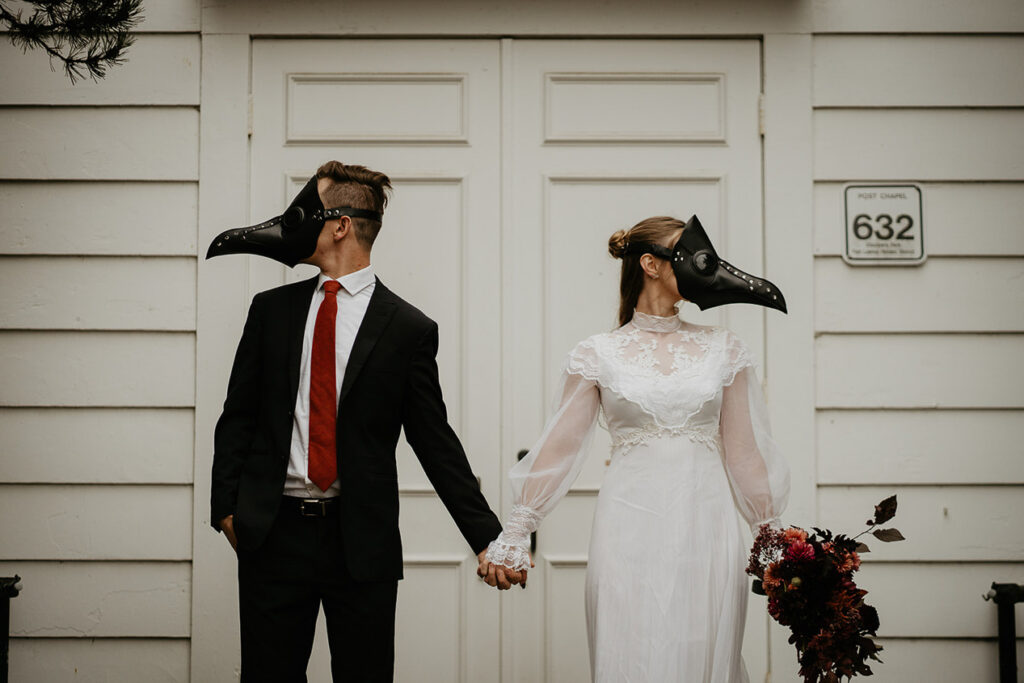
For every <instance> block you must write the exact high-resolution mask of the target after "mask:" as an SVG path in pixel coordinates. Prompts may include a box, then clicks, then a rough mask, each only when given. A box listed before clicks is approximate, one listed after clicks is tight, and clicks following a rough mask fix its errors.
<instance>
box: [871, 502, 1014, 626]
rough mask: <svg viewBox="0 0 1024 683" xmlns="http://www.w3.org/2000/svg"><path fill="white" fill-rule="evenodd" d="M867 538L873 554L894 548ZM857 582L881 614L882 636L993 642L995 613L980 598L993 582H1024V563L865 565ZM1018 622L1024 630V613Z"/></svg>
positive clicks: (884, 563) (989, 604)
mask: <svg viewBox="0 0 1024 683" xmlns="http://www.w3.org/2000/svg"><path fill="white" fill-rule="evenodd" d="M894 521H895V520H894ZM896 526H897V527H898V528H901V529H902V527H900V526H899V525H898V524H896ZM863 538H865V539H867V540H866V543H867V544H868V545H870V546H871V551H872V553H871V554H874V553H877V554H878V555H879V556H885V555H888V554H889V548H890V547H891V546H892V544H889V545H886V544H885V543H882V542H881V541H878V540H877V539H874V540H873V539H872V538H871V537H869V536H865V537H863ZM908 542H909V541H900V543H908ZM856 581H857V585H858V586H860V587H861V588H863V589H864V590H866V591H868V595H867V597H866V598H865V600H866V601H867V603H868V604H869V605H873V606H874V607H876V608H877V609H878V615H879V618H880V619H881V622H882V627H881V628H880V629H879V630H878V634H879V635H880V636H882V637H885V636H899V637H929V638H956V637H961V638H994V637H996V636H997V635H998V631H997V629H996V619H995V612H996V608H995V605H994V604H992V603H991V602H986V601H984V600H982V599H981V595H982V594H983V593H985V592H987V591H988V589H989V586H991V585H992V582H993V581H999V582H1000V583H1024V564H1003V563H990V562H970V563H966V562H965V563H949V564H946V563H934V564H921V563H904V562H866V563H864V564H863V565H862V566H861V570H860V572H859V573H858V574H857V575H856ZM1016 618H1017V630H1018V631H1021V630H1022V629H1024V611H1022V610H1018V611H1017V617H1016Z"/></svg>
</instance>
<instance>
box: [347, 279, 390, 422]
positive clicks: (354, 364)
mask: <svg viewBox="0 0 1024 683" xmlns="http://www.w3.org/2000/svg"><path fill="white" fill-rule="evenodd" d="M396 307H397V304H396V303H395V300H394V295H393V294H391V290H389V289H388V288H387V287H385V286H384V285H383V283H381V281H380V279H379V278H378V279H376V284H375V286H374V289H373V296H372V297H370V304H369V306H367V308H366V315H364V316H363V322H362V324H360V325H359V331H358V332H357V333H356V338H355V341H354V342H353V343H352V352H351V353H350V354H349V357H348V363H346V365H345V379H344V380H343V381H342V383H341V394H340V395H339V396H338V405H341V403H342V401H344V400H345V396H347V395H348V392H349V391H350V390H351V389H352V383H353V382H355V380H356V377H357V376H358V375H359V371H360V370H362V369H363V365H364V364H365V363H366V359H367V358H368V357H369V356H370V351H372V350H373V347H374V346H375V345H376V344H377V340H378V339H380V336H381V334H383V332H384V329H385V328H386V327H387V326H388V322H390V320H391V316H392V315H394V313H395V308H396Z"/></svg>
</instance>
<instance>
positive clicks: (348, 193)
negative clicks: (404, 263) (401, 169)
mask: <svg viewBox="0 0 1024 683" xmlns="http://www.w3.org/2000/svg"><path fill="white" fill-rule="evenodd" d="M316 177H317V178H318V179H319V178H328V179H330V181H331V184H330V185H328V186H327V187H326V188H325V189H324V193H323V200H324V208H326V209H333V208H335V207H338V206H350V207H352V208H355V209H369V210H371V211H377V212H378V213H384V208H385V207H386V206H387V205H388V195H389V193H390V191H391V179H390V178H388V177H387V176H386V175H384V174H383V173H380V172H379V171H371V170H370V169H368V168H366V167H365V166H358V165H356V164H343V163H341V162H340V161H328V162H327V163H326V164H324V165H323V166H321V167H320V168H318V169H317V170H316ZM352 226H353V227H354V228H355V233H356V239H358V240H359V242H360V243H361V244H362V245H363V246H365V247H366V248H367V249H369V248H370V247H372V246H373V241H374V240H375V239H377V233H379V232H380V228H381V224H380V223H378V222H377V221H372V220H369V219H367V218H353V219H352Z"/></svg>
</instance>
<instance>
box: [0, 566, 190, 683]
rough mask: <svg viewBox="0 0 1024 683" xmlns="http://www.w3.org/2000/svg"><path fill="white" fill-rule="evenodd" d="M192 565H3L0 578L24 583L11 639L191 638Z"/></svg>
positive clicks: (14, 608) (13, 612)
mask: <svg viewBox="0 0 1024 683" xmlns="http://www.w3.org/2000/svg"><path fill="white" fill-rule="evenodd" d="M189 564H190V563H188V562H4V561H0V576H12V575H14V574H17V575H19V576H21V577H22V586H23V590H22V592H21V595H19V596H18V597H17V598H16V601H12V603H11V607H12V609H11V635H12V636H13V637H15V638H69V637H70V638H124V637H132V638H184V637H187V636H188V635H189V634H190V633H191V630H190V626H189V621H190V612H191V609H190V606H189V590H190V588H191V586H190V584H191V576H192V573H191V568H190V566H189ZM23 680H31V681H38V680H46V679H41V678H38V677H28V678H26V679H23ZM132 680H134V679H132Z"/></svg>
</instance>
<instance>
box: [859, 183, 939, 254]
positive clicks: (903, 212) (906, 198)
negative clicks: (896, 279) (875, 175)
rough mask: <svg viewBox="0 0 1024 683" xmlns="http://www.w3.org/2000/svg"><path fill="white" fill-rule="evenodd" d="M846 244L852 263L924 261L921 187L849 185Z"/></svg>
mask: <svg viewBox="0 0 1024 683" xmlns="http://www.w3.org/2000/svg"><path fill="white" fill-rule="evenodd" d="M843 192H844V206H845V211H846V226H845V227H846V248H845V250H844V252H843V259H844V260H845V261H846V262H847V263H849V264H851V265H918V264H920V263H923V262H924V259H925V252H924V231H923V226H922V224H921V214H922V199H921V190H920V188H919V187H917V186H916V185H854V184H851V185H847V186H846V187H845V188H844V190H843Z"/></svg>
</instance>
